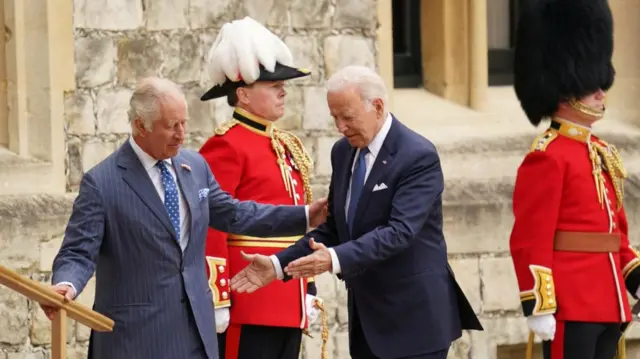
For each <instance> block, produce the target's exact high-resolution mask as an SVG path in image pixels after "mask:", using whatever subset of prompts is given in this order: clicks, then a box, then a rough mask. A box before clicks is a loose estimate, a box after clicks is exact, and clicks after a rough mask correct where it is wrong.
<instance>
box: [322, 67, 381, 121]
mask: <svg viewBox="0 0 640 359" xmlns="http://www.w3.org/2000/svg"><path fill="white" fill-rule="evenodd" d="M352 86H353V87H356V89H357V90H358V92H359V93H360V97H362V100H363V101H364V102H365V106H366V109H367V111H369V110H371V104H372V103H373V100H375V99H377V98H378V99H380V100H382V104H383V106H384V114H383V116H386V115H387V112H388V110H387V102H388V98H389V95H388V93H387V87H386V86H385V84H384V81H383V80H382V77H380V75H378V74H377V73H376V72H375V71H374V70H373V69H371V68H369V67H366V66H357V65H350V66H347V67H344V68H342V69H340V70H339V71H337V72H336V73H335V74H333V75H332V76H331V78H329V80H327V83H326V88H327V92H339V91H343V90H345V89H346V88H348V87H352Z"/></svg>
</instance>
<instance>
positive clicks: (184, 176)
mask: <svg viewBox="0 0 640 359" xmlns="http://www.w3.org/2000/svg"><path fill="white" fill-rule="evenodd" d="M172 163H173V169H174V171H175V172H176V177H177V178H178V186H179V187H180V190H182V195H183V196H184V199H185V201H186V202H187V206H188V207H189V218H190V219H191V223H189V229H190V230H189V233H194V230H193V224H194V220H193V218H194V213H196V210H195V203H194V202H193V201H194V196H193V189H194V188H195V182H193V175H192V174H191V169H190V168H191V167H189V164H188V163H186V162H185V161H184V159H182V156H180V154H178V155H177V156H176V157H174V158H173V159H172ZM183 165H184V166H183ZM189 243H191V240H189V241H188V242H187V247H188V246H189ZM185 252H186V250H185Z"/></svg>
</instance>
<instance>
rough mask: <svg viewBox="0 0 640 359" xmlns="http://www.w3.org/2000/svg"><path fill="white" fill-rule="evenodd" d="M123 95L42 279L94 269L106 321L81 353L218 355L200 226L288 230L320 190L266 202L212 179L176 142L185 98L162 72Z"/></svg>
mask: <svg viewBox="0 0 640 359" xmlns="http://www.w3.org/2000/svg"><path fill="white" fill-rule="evenodd" d="M130 105H131V108H130V110H129V120H130V121H131V124H132V134H133V136H132V138H131V139H130V140H129V141H127V142H125V143H124V144H123V145H122V146H121V147H120V148H119V149H118V150H117V151H116V152H114V153H113V154H112V155H110V156H109V157H107V158H106V159H105V160H104V161H102V162H101V163H99V164H98V165H96V166H95V167H94V168H92V169H91V170H89V171H88V172H86V173H85V175H84V176H83V178H82V182H81V184H80V190H79V193H78V197H77V198H76V201H75V203H74V206H73V212H72V214H71V218H70V219H69V223H68V225H67V229H66V233H65V238H64V241H63V242H62V247H61V248H60V251H59V253H58V255H57V256H56V258H55V260H54V262H53V276H52V282H53V283H54V284H55V285H54V289H55V290H56V291H58V292H59V293H61V294H63V295H65V296H66V297H67V298H69V299H73V298H75V297H76V296H77V294H80V293H81V292H82V290H83V289H84V287H85V285H86V283H87V281H88V280H89V279H90V278H91V276H92V275H93V274H94V272H95V274H96V293H95V303H94V310H96V311H98V312H100V313H103V314H105V315H106V316H108V317H110V318H112V319H113V320H114V321H115V326H114V331H113V332H111V333H97V332H93V333H92V334H91V340H90V344H89V358H94V359H164V358H166V359H196V358H197V359H204V358H207V359H215V358H218V344H217V341H216V330H215V319H214V309H213V300H212V295H211V289H210V288H209V286H208V284H207V278H206V275H205V273H206V270H205V256H204V245H205V237H206V230H207V227H208V226H211V227H213V228H216V229H218V230H221V231H224V232H231V233H238V234H245V235H251V236H267V235H277V236H290V235H295V234H297V233H300V232H301V231H305V230H306V229H307V228H308V226H312V227H315V226H316V225H318V224H319V223H320V222H321V221H323V218H324V213H325V212H324V211H325V208H324V207H325V204H326V201H325V200H320V201H317V202H314V203H313V204H311V205H310V206H309V208H305V207H302V206H271V205H261V204H257V203H254V202H239V201H237V200H234V199H233V198H232V197H231V196H230V195H229V194H228V193H226V192H224V191H222V190H221V189H220V187H219V186H218V184H217V182H216V180H215V178H214V177H213V175H212V174H211V171H210V169H209V167H208V165H207V163H206V162H205V160H204V159H203V158H202V157H201V156H200V155H199V154H197V153H196V152H192V151H188V150H182V149H180V145H181V144H182V142H183V140H184V134H185V124H186V119H187V105H186V101H185V98H184V95H183V93H182V91H181V90H180V89H179V88H178V87H177V86H176V85H175V84H174V83H172V82H171V81H169V80H165V79H159V78H149V79H145V80H143V81H141V83H140V84H139V85H138V88H137V89H136V91H135V92H134V94H133V96H132V98H131V103H130ZM176 180H177V181H176ZM307 210H308V214H307V213H306V212H307ZM43 309H44V310H45V312H46V313H47V315H48V316H50V317H51V316H52V313H53V311H54V310H55V309H54V308H47V307H43Z"/></svg>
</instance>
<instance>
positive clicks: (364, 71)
mask: <svg viewBox="0 0 640 359" xmlns="http://www.w3.org/2000/svg"><path fill="white" fill-rule="evenodd" d="M327 88H328V94H327V101H328V105H329V108H330V110H331V115H332V116H333V118H334V120H335V124H336V127H337V128H338V130H339V131H340V133H341V134H343V135H344V138H342V139H340V140H339V141H337V142H336V144H335V145H334V146H333V149H332V151H331V164H332V167H333V173H332V175H331V184H330V187H329V212H330V214H329V216H328V217H327V220H326V222H325V223H324V224H322V225H320V226H319V227H318V228H316V229H315V230H313V231H311V232H309V233H308V234H307V235H306V236H305V237H303V238H302V239H300V240H299V241H298V242H296V243H295V244H294V245H292V246H290V247H289V248H287V249H284V250H283V251H281V252H279V253H277V254H275V255H273V256H271V257H267V256H262V255H257V254H245V258H246V259H247V260H248V261H250V262H251V263H250V264H249V265H248V266H247V267H246V268H245V269H244V270H243V271H241V272H240V273H238V274H237V275H236V276H235V277H234V278H233V279H232V281H231V288H232V290H236V291H238V292H253V291H255V290H257V289H258V288H260V287H262V286H264V285H266V284H267V283H269V282H271V281H272V280H274V279H276V278H277V279H281V280H285V281H286V280H289V279H291V278H301V277H312V276H314V275H319V274H321V273H324V272H326V271H329V272H331V273H333V274H336V275H338V276H339V277H340V278H341V279H343V280H344V281H345V283H346V286H347V290H348V306H349V343H350V344H349V347H350V348H349V349H350V353H351V356H352V357H353V358H357V359H374V358H381V359H395V358H414V359H445V358H446V357H447V353H448V351H449V347H450V346H451V343H452V342H453V341H454V340H456V339H458V338H459V337H460V336H461V334H462V330H463V329H475V330H482V326H481V324H480V322H479V320H478V318H477V317H476V315H475V313H474V312H473V309H472V308H471V306H470V305H469V302H468V301H467V299H466V297H465V295H464V293H463V292H462V291H461V289H460V287H459V286H458V284H457V282H456V280H455V278H454V276H453V273H452V271H451V268H450V267H449V265H448V262H447V248H446V243H445V240H444V235H443V232H442V192H443V189H444V180H443V175H442V170H441V167H440V159H439V156H438V153H437V151H436V148H435V147H434V145H433V144H432V143H431V142H429V141H428V140H427V139H425V138H424V137H422V136H421V135H419V134H417V133H415V132H413V131H412V130H410V129H409V128H407V127H406V126H404V125H403V124H402V123H400V122H399V121H398V120H397V119H396V118H395V117H394V116H393V115H391V114H390V113H389V112H388V110H387V109H386V102H387V91H386V88H385V85H384V82H383V81H382V79H381V78H380V76H378V74H376V73H375V72H374V71H373V70H371V69H369V68H366V67H361V66H349V67H346V68H344V69H342V70H340V71H339V72H337V73H336V74H334V75H333V76H332V77H331V79H329V81H328V82H327ZM283 268H284V269H283Z"/></svg>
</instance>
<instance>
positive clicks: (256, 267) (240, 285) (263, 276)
mask: <svg viewBox="0 0 640 359" xmlns="http://www.w3.org/2000/svg"><path fill="white" fill-rule="evenodd" d="M242 257H243V258H244V259H245V260H246V261H249V262H250V263H249V265H248V266H246V267H245V268H244V269H243V270H241V271H240V272H238V274H236V275H235V276H234V277H233V278H231V290H233V291H236V292H238V293H244V292H247V293H253V292H255V291H256V290H258V289H260V288H262V287H264V286H266V285H267V284H269V283H271V281H273V280H274V279H276V269H275V268H274V267H273V262H271V259H269V257H267V256H264V255H262V254H246V253H244V252H242Z"/></svg>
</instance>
